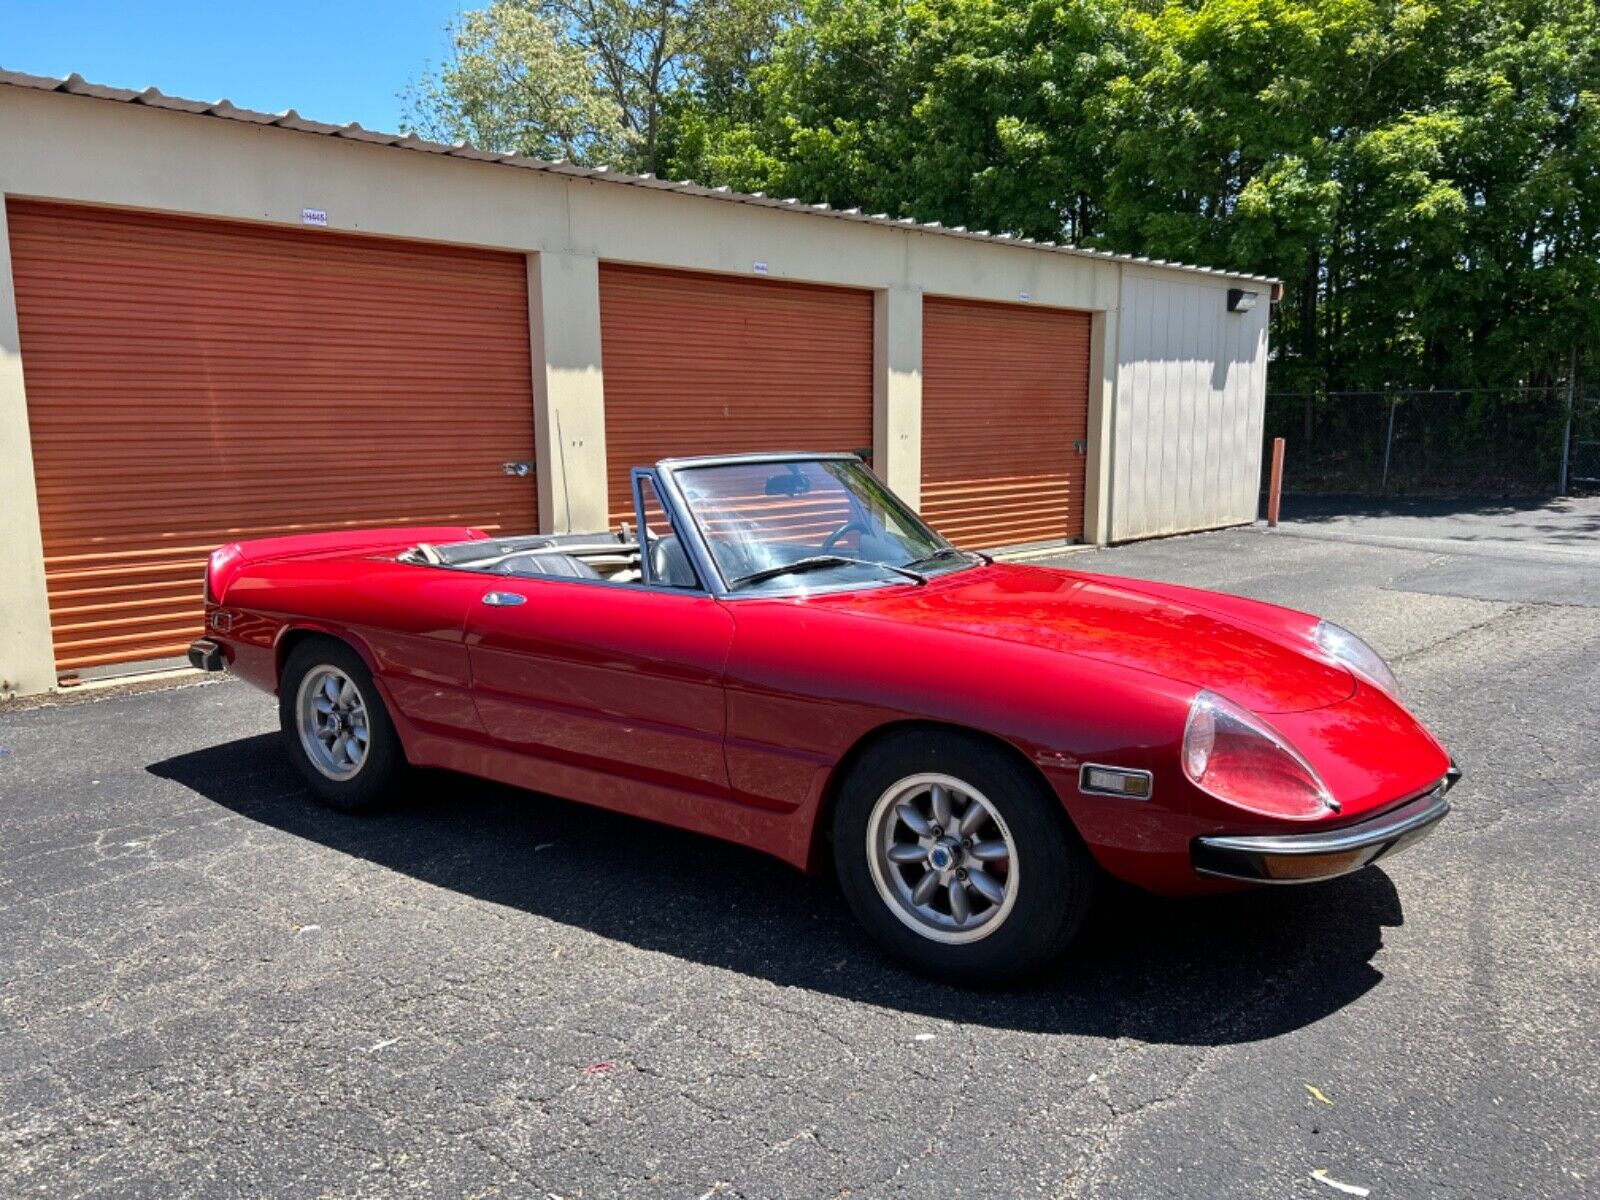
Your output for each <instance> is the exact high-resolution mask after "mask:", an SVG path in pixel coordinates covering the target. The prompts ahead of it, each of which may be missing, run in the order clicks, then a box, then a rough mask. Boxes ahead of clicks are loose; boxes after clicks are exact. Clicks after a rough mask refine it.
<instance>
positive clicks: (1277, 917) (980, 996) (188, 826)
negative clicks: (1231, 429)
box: [0, 507, 1600, 1200]
mask: <svg viewBox="0 0 1600 1200" xmlns="http://www.w3.org/2000/svg"><path fill="white" fill-rule="evenodd" d="M1574 514H1575V515H1574ZM1440 516H1441V514H1437V513H1436V514H1434V524H1431V525H1429V524H1427V523H1426V522H1425V521H1424V522H1423V523H1420V524H1416V525H1410V524H1405V523H1404V521H1405V520H1406V519H1408V518H1407V515H1406V514H1400V515H1399V518H1398V519H1401V521H1402V523H1401V524H1399V525H1397V524H1395V518H1393V515H1392V514H1391V517H1390V518H1385V517H1384V516H1383V514H1372V513H1367V514H1362V515H1352V514H1345V515H1343V516H1339V515H1338V514H1334V516H1333V518H1332V519H1327V520H1322V521H1318V520H1316V519H1313V518H1310V517H1308V518H1307V519H1304V520H1301V521H1297V522H1295V523H1294V524H1293V525H1291V526H1285V527H1283V528H1280V529H1279V530H1276V531H1268V530H1266V529H1264V528H1261V527H1259V526H1257V527H1251V528H1245V529H1239V530H1231V531H1224V532H1220V533H1211V534H1204V535H1197V536H1193V537H1184V538H1174V539H1169V540H1165V541H1159V542H1147V543H1142V544H1137V545H1132V546H1127V547H1122V548H1118V549H1112V550H1106V551H1095V552H1085V553H1080V554H1075V555H1072V556H1070V557H1068V558H1066V559H1063V560H1062V561H1063V562H1064V563H1065V565H1069V566H1073V567H1082V568H1085V569H1092V570H1098V571H1107V572H1112V573H1123V574H1130V575H1142V576H1148V577H1152V578H1161V579H1169V580H1174V581H1180V582H1184V583H1190V584H1196V585H1201V586H1208V587H1216V588H1220V589H1222V590H1225V591H1232V592H1238V593H1241V594H1245V595H1252V596H1258V597H1261V598H1264V599H1268V600H1273V601H1278V602H1281V603H1287V604H1291V605H1294V606H1296V607H1299V608H1304V609H1308V610H1313V611H1316V612H1319V613H1321V614H1324V615H1326V616H1329V617H1331V618H1333V619H1334V620H1337V621H1339V622H1341V623H1343V624H1345V625H1347V626H1349V627H1350V628H1352V629H1354V630H1356V631H1357V632H1359V633H1361V634H1362V635H1363V636H1365V637H1367V638H1368V639H1369V640H1370V641H1372V642H1373V643H1374V644H1375V645H1376V646H1377V647H1378V648H1379V649H1380V650H1381V651H1382V652H1384V653H1385V654H1386V655H1387V656H1388V657H1389V659H1390V661H1391V663H1392V664H1393V666H1394V667H1395V670H1396V672H1397V674H1398V675H1399V677H1400V679H1401V681H1402V684H1403V686H1404V689H1405V692H1406V695H1407V697H1408V699H1409V701H1410V702H1411V704H1412V705H1413V707H1414V708H1415V709H1416V710H1417V711H1418V712H1419V713H1420V714H1421V715H1422V716H1423V718H1424V719H1425V720H1426V721H1427V722H1428V723H1429V724H1430V725H1431V726H1432V728H1434V729H1435V730H1436V731H1437V732H1438V733H1439V734H1440V736H1441V737H1442V738H1443V739H1444V741H1445V742H1446V743H1447V745H1449V746H1450V748H1451V749H1452V751H1453V752H1454V753H1455V754H1456V756H1457V758H1458V760H1459V761H1460V762H1461V764H1462V766H1463V768H1464V769H1465V771H1466V776H1465V780H1464V781H1463V783H1462V784H1461V785H1460V787H1459V788H1458V789H1457V791H1456V793H1455V798H1456V811H1455V812H1454V813H1453V814H1452V815H1451V816H1450V817H1449V818H1448V819H1447V821H1446V822H1445V823H1444V824H1443V825H1442V826H1441V827H1440V829H1439V830H1438V832H1437V833H1435V834H1434V836H1432V837H1431V838H1429V839H1427V840H1425V841H1424V842H1422V843H1421V844H1420V845H1418V846H1417V847H1416V848H1414V849H1413V850H1411V851H1410V852H1408V853H1407V854H1405V855H1402V856H1400V857H1397V858H1394V859H1392V860H1389V861H1387V862H1385V863H1384V864H1383V865H1382V866H1380V867H1376V868H1372V869H1369V870H1367V871H1364V872H1361V873H1359V874H1357V875H1354V876H1350V877H1347V878H1345V879H1343V880H1340V881H1336V882H1333V883H1329V884H1323V885H1318V886H1314V887H1306V888H1284V889H1273V890H1265V891H1260V892H1255V893H1251V894H1247V895H1241V896H1233V897H1226V898H1220V899H1212V900H1205V901H1194V900H1189V901H1171V900H1157V899H1153V898H1149V897H1145V896H1142V895H1140V894H1138V893H1135V892H1132V891H1130V890H1127V889H1120V888H1113V889H1109V890H1108V891H1107V892H1105V893H1104V894H1103V896H1102V897H1101V900H1100V901H1099V903H1098V905H1097V908H1096V910H1095V912H1094V913H1093V915H1092V916H1091V919H1090V922H1089V925H1088V927H1087V929H1086V931H1085V934H1084V936H1083V937H1082V939H1081V941H1080V943H1079V944H1078V945H1077V947H1076V948H1075V950H1074V951H1073V953H1072V954H1071V955H1070V957H1069V959H1068V960H1067V961H1066V962H1065V963H1064V964H1063V966H1062V968H1061V970H1060V971H1059V972H1058V973H1057V974H1055V975H1054V976H1053V977H1051V978H1049V979H1047V980H1044V981H1041V982H1039V983H1037V984H1034V985H1030V986H1029V987H1027V988H1025V989H1022V990H1019V991H1012V992H1003V993H984V992H971V991H962V990H959V989H955V988H949V987H943V986H939V985H935V984H931V983H928V982H925V981H923V980H921V979H918V978H916V977H914V976H911V975H909V974H906V973H905V972H903V971H901V970H899V969H898V968H896V967H894V966H891V965H889V964H888V963H886V962H885V961H884V960H883V959H881V958H880V957H879V956H878V954H877V953H876V951H875V950H874V948H873V946H872V945H871V944H870V943H869V942H868V941H867V939H866V938H865V936H864V935H863V934H862V933H861V932H860V931H859V930H858V929H857V927H856V925H855V923H854V921H853V920H852V919H851V917H850V915H849V913H848V912H847V911H846V910H845V908H844V905H843V903H842V901H841V899H840V898H839V896H838V894H837V890H836V888H835V887H834V885H833V883H832V881H831V879H830V878H828V877H821V878H816V879H810V878H806V877H803V876H801V875H799V874H796V873H794V872H792V871H790V870H789V869H787V868H786V867H784V866H783V865H781V864H779V863H777V862H776V861H768V860H767V859H765V858H762V857H761V856H759V855H756V854H753V853H750V852H747V851H743V850H740V849H738V848H735V847H731V846H725V845H721V844H718V843H714V842H711V841H707V840H704V839H700V838H695V837H692V836H689V835H686V834H679V833H676V832H673V831H670V830H664V829H662V828H659V827H656V826H653V825H650V824H647V823H644V822H640V821H634V820H629V819H626V818H622V817H619V816H614V815H610V814H606V813H601V812H598V811H594V810H589V809H585V808H582V807H579V806H576V805H571V804H566V803H563V802H559V801H554V800H550V799H547V798H543V797H538V796H533V795H528V794H522V793H517V792H513V791H510V790H507V789H503V788H498V787H492V786H489V785H485V784H480V783H476V782H473V781H471V780H466V779H462V778H459V777H452V776H447V775H430V776H428V777H426V778H425V779H424V780H423V781H422V783H421V785H420V786H419V787H418V788H416V789H415V794H413V795H411V796H408V797H407V798H405V799H404V800H403V801H401V802H400V803H399V805H398V806H397V808H396V809H395V810H394V811H392V812H390V813H388V814H386V815H382V816H378V817H373V818H366V819H361V818H354V817H346V816H341V815H339V814H335V813H332V812H329V811H326V810H323V809H321V808H319V807H317V806H316V805H315V804H313V803H312V802H311V801H310V799H309V798H308V797H307V795H306V793H305V791H304V790H303V788H302V787H301V786H300V784H299V782H298V778H297V777H296V776H295V775H294V774H293V772H292V770H291V768H290V767H289V766H288V765H287V763H286V761H285V760H284V759H283V758H282V756H281V755H280V753H279V751H278V747H277V744H276V740H275V734H274V732H273V731H274V728H275V713H274V706H273V703H272V701H271V700H270V699H269V698H268V697H265V696H263V695H261V694H259V693H256V692H254V691H252V690H250V689H248V688H246V687H245V686H243V685H241V684H238V683H236V682H233V681H217V682H204V683H191V684H188V685H186V686H177V687H170V688H166V689H163V690H158V691H148V692H144V693H140V694H103V695H100V696H98V697H95V698H79V699H75V700H71V701H68V702H64V703H55V704H50V705H45V706H33V707H16V708H13V709H9V710H7V709H0V931H3V935H4V936H3V938H0V1194H3V1195H6V1196H16V1197H23V1196H97V1197H108V1198H109V1197H117V1198H119V1200H120V1198H123V1197H136V1196H160V1197H170V1196H186V1195H198V1196H263V1195H271V1196H352V1197H355V1196H362V1197H365V1196H372V1197H380V1196H381V1197H392V1196H406V1195H426V1196H534V1197H549V1196H557V1197H569V1196H571V1197H576V1196H585V1197H596V1196H615V1195H628V1196H674V1197H679V1196H681V1197H688V1198H702V1197H703V1198H711V1197H733V1196H745V1197H768V1196H771V1197H809V1196H817V1197H834V1196H846V1195H850V1196H869V1197H877V1196H902V1195H904V1196H918V1197H923V1196H984V1197H991V1196H1085V1197H1257V1196H1259V1197H1293V1196H1307V1197H1321V1198H1322V1200H1335V1198H1336V1197H1337V1196H1339V1195H1343V1194H1352V1195H1360V1194H1364V1193H1360V1192H1346V1191H1341V1190H1338V1189H1336V1187H1335V1184H1342V1185H1345V1187H1346V1188H1364V1189H1368V1191H1369V1192H1370V1194H1371V1196H1373V1197H1432V1196H1475V1197H1476V1196H1507V1197H1509V1196H1516V1197H1557V1196H1559V1197H1569V1196H1570V1197H1577V1196H1586V1195H1595V1194H1597V1193H1600V967H1597V965H1596V964H1597V960H1600V889H1597V887H1596V884H1597V882H1600V774H1597V767H1600V737H1597V732H1600V729H1597V722H1596V718H1595V709H1596V701H1597V700H1600V607H1597V606H1600V561H1594V560H1592V559H1590V558H1589V557H1587V556H1586V550H1587V549H1588V548H1590V547H1592V545H1593V542H1592V541H1591V540H1586V539H1584V538H1582V537H1580V538H1577V539H1572V540H1571V541H1567V540H1565V539H1561V538H1545V537H1544V534H1542V533H1541V532H1540V531H1538V530H1536V529H1529V528H1522V527H1521V526H1522V525H1526V524H1535V525H1536V524H1539V523H1542V522H1543V521H1544V518H1541V517H1539V516H1537V515H1536V514H1535V515H1532V516H1530V515H1529V510H1528V509H1526V508H1523V509H1518V510H1517V515H1503V516H1502V517H1501V518H1500V520H1499V524H1498V525H1497V524H1496V520H1495V518H1494V516H1493V514H1492V513H1485V514H1483V515H1481V517H1480V516H1468V517H1461V516H1457V517H1456V518H1454V519H1455V520H1457V521H1460V522H1464V523H1465V524H1467V525H1471V526H1473V527H1474V528H1477V527H1478V526H1479V525H1480V524H1481V525H1482V526H1483V527H1482V528H1481V529H1478V536H1473V537H1468V538H1457V537H1455V536H1454V535H1453V533H1452V529H1453V526H1452V525H1451V523H1450V522H1451V520H1452V518H1451V517H1450V516H1449V514H1444V515H1443V519H1442V520H1440ZM1557 516H1558V517H1559V518H1560V520H1558V521H1557V524H1561V523H1562V522H1569V523H1574V524H1575V525H1576V526H1577V527H1579V528H1581V526H1582V523H1583V522H1584V521H1585V520H1588V519H1590V517H1591V516H1592V517H1595V518H1600V508H1597V509H1595V510H1593V511H1592V512H1591V513H1588V514H1586V513H1585V511H1584V510H1583V509H1582V508H1581V507H1580V508H1579V509H1577V510H1574V512H1573V513H1567V514H1565V515H1563V514H1560V513H1558V514H1557ZM1363 520H1365V521H1368V522H1369V523H1368V524H1366V525H1363V524H1362V521H1363ZM1385 520H1387V521H1388V523H1387V524H1386V525H1384V524H1383V522H1384V521H1385ZM1373 521H1376V522H1378V523H1379V524H1376V525H1375V524H1371V523H1370V522H1373ZM1563 528H1565V526H1563ZM1594 532H1595V531H1594V530H1593V529H1591V530H1590V534H1591V536H1592V535H1593V534H1594ZM1542 538H1543V540H1544V541H1548V542H1549V545H1548V546H1543V545H1542V543H1541V539H1542ZM1404 539H1411V540H1410V541H1406V540H1404ZM1467 542H1470V543H1472V545H1471V546H1470V548H1466V549H1463V548H1462V545H1460V544H1456V543H1467ZM1396 543H1398V544H1396ZM1500 543H1504V544H1505V545H1509V546H1513V547H1517V548H1516V549H1514V550H1510V551H1506V550H1503V549H1497V546H1498V544H1500ZM1530 544H1531V545H1533V546H1534V550H1533V551H1530V550H1529V546H1530ZM1574 548H1576V550H1577V553H1576V554H1574V553H1572V552H1571V551H1572V550H1573V549H1574ZM1318 1172H1321V1173H1322V1174H1321V1176H1320V1177H1319V1176H1318V1174H1317V1173H1318Z"/></svg>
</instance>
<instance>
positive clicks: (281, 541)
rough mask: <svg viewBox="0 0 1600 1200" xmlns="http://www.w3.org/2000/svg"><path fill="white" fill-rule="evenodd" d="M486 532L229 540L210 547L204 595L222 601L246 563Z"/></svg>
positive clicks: (452, 528)
mask: <svg viewBox="0 0 1600 1200" xmlns="http://www.w3.org/2000/svg"><path fill="white" fill-rule="evenodd" d="M488 536H489V535H488V534H487V533H485V532H484V531H483V530H481V529H473V528H471V527H469V526H465V525H413V526H400V527H397V528H393V529H342V530H336V531H334V532H331V533H297V534H291V535H289V536H287V537H273V538H254V539H252V540H250V541H247V542H231V543H229V544H228V545H226V546H220V547H218V548H217V549H216V550H214V551H212V554H211V559H210V561H209V562H208V563H207V564H206V597H207V599H209V600H211V601H212V603H221V602H222V601H223V600H224V599H225V597H226V596H227V593H228V586H229V585H230V584H231V583H233V581H234V580H235V579H237V578H238V577H239V574H240V572H241V571H243V570H244V569H245V568H246V567H250V566H254V565H256V564H257V563H264V562H275V561H279V560H282V559H286V558H320V557H323V556H332V555H341V554H381V553H382V552H384V551H385V550H395V551H399V550H405V549H407V548H409V547H411V546H415V545H416V544H417V543H418V542H439V543H449V542H471V541H480V540H482V539H484V538H487V537H488Z"/></svg>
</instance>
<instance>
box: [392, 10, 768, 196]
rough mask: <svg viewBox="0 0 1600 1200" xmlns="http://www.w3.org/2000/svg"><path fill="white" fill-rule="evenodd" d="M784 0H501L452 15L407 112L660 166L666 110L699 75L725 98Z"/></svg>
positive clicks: (624, 163) (502, 147) (743, 85)
mask: <svg viewBox="0 0 1600 1200" xmlns="http://www.w3.org/2000/svg"><path fill="white" fill-rule="evenodd" d="M790 7H791V6H790V5H789V3H788V2H787V0H494V3H492V4H491V5H490V6H489V7H488V8H486V9H477V10H471V11H467V12H464V13H462V14H461V15H460V17H459V18H457V20H456V21H455V22H453V23H452V25H451V26H450V27H449V30H448V33H449V37H450V43H451V50H450V57H449V59H448V61H447V62H446V63H445V65H444V66H443V67H442V68H441V69H440V70H439V71H438V72H437V73H434V72H432V71H426V72H424V73H423V75H422V77H421V78H420V79H419V80H418V81H416V82H414V83H413V84H412V85H411V86H410V87H408V88H407V89H406V91H405V92H404V93H402V99H403V100H404V101H405V124H406V127H407V128H408V129H413V130H416V131H417V132H418V133H420V134H422V135H423V136H427V137H432V138H442V139H445V140H451V141H454V140H464V141H469V142H471V143H472V144H474V145H476V146H480V147H482V148H485V149H491V150H499V151H502V152H515V153H519V154H527V155H531V156H533V157H536V158H547V159H548V158H556V159H559V158H567V159H571V160H573V161H574V162H580V163H586V164H607V165H612V166H617V167H621V168H624V169H628V170H634V171H649V172H654V171H656V170H658V168H659V166H660V155H659V152H658V146H659V142H660V138H661V127H662V118H663V113H664V111H665V110H666V109H667V107H668V106H669V104H670V102H671V98H672V96H673V95H674V93H675V92H678V91H680V90H684V89H687V88H691V87H696V86H699V85H701V84H702V83H703V84H704V85H705V86H706V88H707V89H708V95H709V96H710V97H711V99H712V101H713V102H715V103H717V104H719V105H721V106H723V107H726V106H728V105H729V104H730V103H732V100H733V98H734V97H735V96H736V95H740V94H744V93H745V92H746V91H747V90H748V84H747V80H748V76H749V73H750V70H751V68H752V67H753V65H754V64H755V63H756V62H757V61H758V60H759V58H760V57H761V55H762V53H763V52H764V50H765V47H766V46H767V45H769V44H770V43H771V40H772V38H773V36H774V35H775V34H776V32H777V30H778V28H779V26H780V25H781V23H782V21H783V19H784V17H785V15H786V14H787V13H788V12H789V11H790Z"/></svg>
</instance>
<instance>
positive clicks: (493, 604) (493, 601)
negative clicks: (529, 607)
mask: <svg viewBox="0 0 1600 1200" xmlns="http://www.w3.org/2000/svg"><path fill="white" fill-rule="evenodd" d="M483 602H484V603H485V604H487V605H488V606H489V607H490V608H515V607H516V606H517V605H519V604H526V603H527V602H528V598H527V597H526V596H519V595H518V594H517V593H516V592H485V593H484V594H483Z"/></svg>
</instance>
